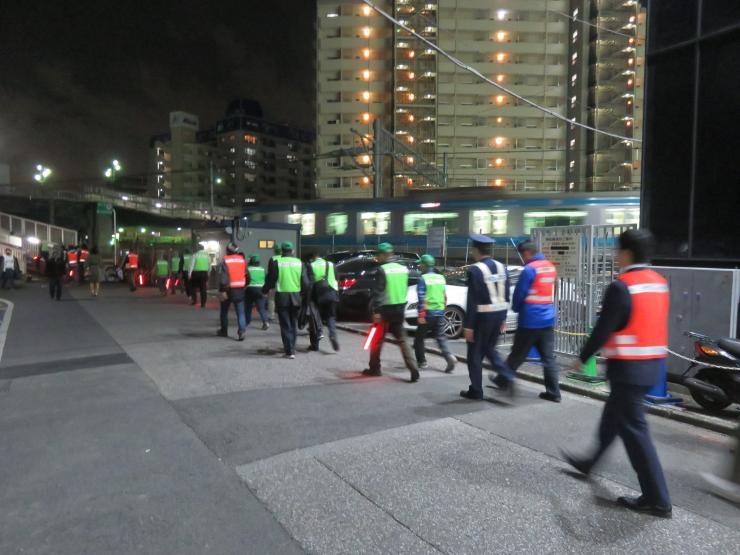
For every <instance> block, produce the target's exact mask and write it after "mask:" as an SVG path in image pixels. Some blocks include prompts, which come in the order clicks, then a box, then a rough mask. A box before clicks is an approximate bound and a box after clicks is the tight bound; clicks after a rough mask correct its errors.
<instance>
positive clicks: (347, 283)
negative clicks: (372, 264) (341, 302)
mask: <svg viewBox="0 0 740 555" xmlns="http://www.w3.org/2000/svg"><path fill="white" fill-rule="evenodd" d="M356 284H357V280H356V279H355V278H345V279H340V280H339V287H341V288H342V289H349V288H350V287H354V286H355V285H356Z"/></svg>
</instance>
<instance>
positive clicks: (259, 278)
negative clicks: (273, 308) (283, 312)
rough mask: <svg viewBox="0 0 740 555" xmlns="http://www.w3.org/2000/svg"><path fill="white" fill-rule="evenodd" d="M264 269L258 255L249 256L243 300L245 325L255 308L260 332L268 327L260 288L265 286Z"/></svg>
mask: <svg viewBox="0 0 740 555" xmlns="http://www.w3.org/2000/svg"><path fill="white" fill-rule="evenodd" d="M265 277H266V274H265V269H264V268H263V267H262V266H260V255H258V254H250V255H249V265H248V266H247V290H246V293H245V299H244V315H245V317H246V325H247V326H248V325H249V323H250V322H251V321H252V307H257V313H258V314H259V317H260V320H262V330H263V331H264V330H267V329H268V328H269V327H270V324H269V322H268V321H267V320H268V317H267V307H266V299H265V295H264V294H263V293H262V288H263V287H264V285H265Z"/></svg>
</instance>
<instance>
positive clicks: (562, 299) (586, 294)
mask: <svg viewBox="0 0 740 555" xmlns="http://www.w3.org/2000/svg"><path fill="white" fill-rule="evenodd" d="M635 227H636V226H635V225H633V224H625V225H576V226H562V227H542V228H536V229H533V230H532V238H533V240H534V241H535V242H536V243H537V246H538V247H539V249H540V250H541V251H542V253H543V254H544V255H545V257H546V258H547V259H548V260H550V261H552V262H553V263H554V264H555V265H556V266H557V268H558V280H557V284H556V287H555V305H556V306H557V309H558V323H557V325H556V328H555V331H556V333H555V350H556V351H557V352H559V353H564V354H571V355H575V354H578V352H579V351H580V349H581V347H583V344H584V343H585V341H586V337H588V334H589V332H590V330H591V327H592V326H593V324H594V323H595V321H596V317H597V315H598V311H599V310H600V308H601V299H602V297H603V295H604V291H605V289H606V287H607V286H608V285H609V284H610V283H611V282H612V281H613V280H614V277H615V276H616V275H617V274H618V273H619V268H618V264H617V260H616V258H615V248H616V245H617V238H618V237H619V235H620V234H621V233H622V232H624V231H627V230H628V229H633V228H635Z"/></svg>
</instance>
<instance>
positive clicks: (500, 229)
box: [470, 210, 509, 235]
mask: <svg viewBox="0 0 740 555" xmlns="http://www.w3.org/2000/svg"><path fill="white" fill-rule="evenodd" d="M508 216H509V211H508V210H473V213H472V217H471V220H470V232H471V233H482V234H484V235H506V229H507V226H506V223H507V219H508Z"/></svg>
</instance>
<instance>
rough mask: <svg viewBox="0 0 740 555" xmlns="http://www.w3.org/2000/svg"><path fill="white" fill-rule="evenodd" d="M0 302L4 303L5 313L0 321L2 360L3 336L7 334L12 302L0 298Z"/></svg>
mask: <svg viewBox="0 0 740 555" xmlns="http://www.w3.org/2000/svg"><path fill="white" fill-rule="evenodd" d="M0 303H4V304H5V307H6V308H5V314H4V316H3V319H2V321H1V322H0V361H2V360H3V349H5V338H6V337H7V336H8V328H9V327H10V317H11V316H13V303H11V302H10V301H8V300H7V299H0Z"/></svg>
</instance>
